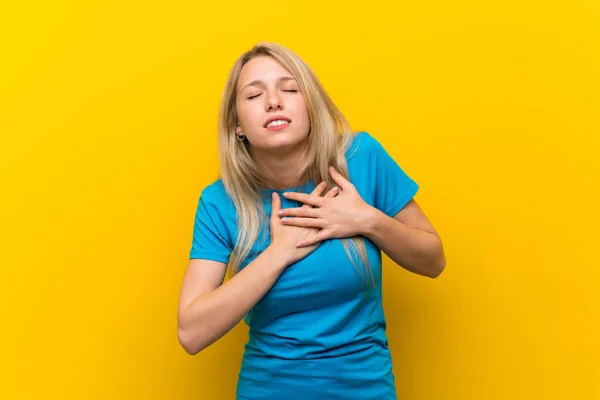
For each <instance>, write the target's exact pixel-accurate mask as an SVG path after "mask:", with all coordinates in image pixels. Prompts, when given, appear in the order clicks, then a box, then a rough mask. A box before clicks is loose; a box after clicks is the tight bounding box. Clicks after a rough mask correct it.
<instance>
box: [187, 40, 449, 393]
mask: <svg viewBox="0 0 600 400" xmlns="http://www.w3.org/2000/svg"><path fill="white" fill-rule="evenodd" d="M218 134H219V137H218V141H219V157H220V170H221V177H220V179H218V180H216V181H214V182H212V183H211V184H210V185H208V186H207V187H205V188H204V189H203V190H202V193H201V195H200V199H199V202H198V208H197V211H196V216H195V223H194V234H193V242H192V248H191V251H190V262H189V265H188V269H187V271H186V274H185V277H184V280H183V283H182V287H181V294H180V300H179V309H178V338H179V341H180V343H181V345H182V346H183V348H184V349H185V350H186V351H187V352H188V353H189V354H196V353H198V352H200V351H201V350H202V349H204V348H206V347H207V346H209V345H210V344H212V343H213V342H215V341H216V340H218V339H219V338H221V337H222V336H223V335H225V334H226V333H227V332H228V331H229V330H230V329H232V328H233V327H234V326H235V325H236V324H237V323H238V322H239V321H241V320H242V319H244V320H245V322H246V323H247V324H248V326H249V329H250V330H249V339H248V342H247V344H246V345H245V352H244V356H243V360H242V365H241V370H240V372H239V379H238V385H237V399H239V400H242V399H248V400H250V399H251V400H257V399H345V400H346V399H377V400H384V399H396V390H395V386H394V375H393V373H392V360H391V355H390V350H389V348H388V341H387V337H386V333H385V329H386V322H385V317H384V313H383V308H382V296H381V251H383V252H385V253H386V254H387V255H388V256H389V257H390V258H391V259H392V260H393V261H395V262H396V263H397V264H398V265H401V266H402V267H403V268H406V269H407V270H409V271H411V272H414V273H417V274H420V275H424V276H427V277H431V278H435V277H437V276H438V275H439V274H440V273H441V271H442V270H443V269H444V267H445V264H446V261H445V257H444V252H443V248H442V243H441V240H440V238H439V236H438V234H437V232H436V231H435V229H434V228H433V226H432V225H431V223H430V222H429V220H428V219H427V217H426V216H425V215H424V213H423V212H422V210H421V209H420V207H419V206H418V205H417V203H416V202H415V200H414V199H413V196H414V195H415V194H416V192H417V190H418V188H419V186H418V185H417V183H415V181H413V180H412V179H411V178H410V177H408V176H407V175H406V174H405V173H404V172H403V170H402V169H401V168H400V167H399V166H398V164H397V163H396V162H395V161H394V160H393V159H392V158H391V157H390V156H389V155H388V153H387V152H386V151H385V149H384V148H383V147H382V146H381V144H380V143H379V142H378V141H377V140H376V139H375V138H374V137H373V136H371V135H370V134H369V133H367V132H353V131H352V130H351V128H350V126H349V124H348V122H347V121H346V119H345V118H344V116H343V115H342V113H341V112H340V111H339V110H338V108H337V107H336V106H335V104H334V103H333V101H332V100H331V99H330V98H329V96H328V95H327V93H326V92H325V90H324V89H323V87H322V86H321V84H320V82H319V80H318V78H317V77H316V76H315V74H314V73H313V72H312V70H311V69H310V67H309V66H307V65H306V63H305V62H304V61H303V60H302V59H300V58H299V57H298V56H297V55H296V54H295V53H293V52H292V51H290V50H289V49H287V48H285V47H283V46H281V45H279V44H276V43H270V42H263V43H258V44H257V45H255V46H254V47H253V48H252V49H250V50H249V51H247V52H246V53H244V54H242V55H241V56H240V58H239V59H238V60H237V62H236V63H235V65H234V66H233V68H232V70H231V72H230V74H229V77H228V79H227V82H226V84H225V90H224V92H223V99H222V104H221V110H220V116H219V126H218ZM228 265H229V271H230V273H231V275H230V279H228V280H227V282H225V283H223V282H224V278H225V273H226V271H227V266H228Z"/></svg>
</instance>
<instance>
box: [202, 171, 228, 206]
mask: <svg viewBox="0 0 600 400" xmlns="http://www.w3.org/2000/svg"><path fill="white" fill-rule="evenodd" d="M200 199H201V200H202V201H203V202H206V203H210V204H214V205H215V206H220V207H223V206H226V205H227V204H229V203H232V201H231V198H230V197H229V195H228V194H227V191H226V190H225V185H224V184H223V180H222V179H221V178H218V179H216V180H214V181H213V182H211V183H209V184H208V185H206V186H205V187H204V188H203V189H202V191H201V193H200Z"/></svg>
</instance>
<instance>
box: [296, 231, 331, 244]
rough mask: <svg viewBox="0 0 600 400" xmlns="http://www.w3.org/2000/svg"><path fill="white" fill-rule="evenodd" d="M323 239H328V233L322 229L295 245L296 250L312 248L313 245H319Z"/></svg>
mask: <svg viewBox="0 0 600 400" xmlns="http://www.w3.org/2000/svg"><path fill="white" fill-rule="evenodd" d="M325 239H329V232H328V231H326V230H324V229H323V230H321V231H319V232H318V233H317V234H315V235H314V236H312V237H309V238H308V239H305V240H302V241H301V242H298V243H296V248H299V247H306V246H312V245H313V244H315V243H319V242H321V241H323V240H325Z"/></svg>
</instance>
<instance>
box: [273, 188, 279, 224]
mask: <svg viewBox="0 0 600 400" xmlns="http://www.w3.org/2000/svg"><path fill="white" fill-rule="evenodd" d="M280 210H281V199H280V198H279V196H278V195H277V192H273V195H272V196H271V219H272V220H274V219H275V218H279V217H278V214H279V211H280Z"/></svg>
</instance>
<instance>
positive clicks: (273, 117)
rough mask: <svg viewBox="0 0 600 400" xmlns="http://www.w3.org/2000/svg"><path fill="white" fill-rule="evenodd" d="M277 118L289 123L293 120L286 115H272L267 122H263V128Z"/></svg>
mask: <svg viewBox="0 0 600 400" xmlns="http://www.w3.org/2000/svg"><path fill="white" fill-rule="evenodd" d="M276 120H282V121H287V122H288V123H289V122H292V120H291V119H289V118H288V117H286V116H285V115H273V116H272V117H269V118H268V119H267V120H266V121H265V123H264V124H263V128H266V127H267V125H269V123H270V122H271V121H276Z"/></svg>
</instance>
